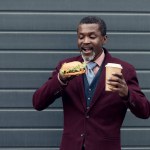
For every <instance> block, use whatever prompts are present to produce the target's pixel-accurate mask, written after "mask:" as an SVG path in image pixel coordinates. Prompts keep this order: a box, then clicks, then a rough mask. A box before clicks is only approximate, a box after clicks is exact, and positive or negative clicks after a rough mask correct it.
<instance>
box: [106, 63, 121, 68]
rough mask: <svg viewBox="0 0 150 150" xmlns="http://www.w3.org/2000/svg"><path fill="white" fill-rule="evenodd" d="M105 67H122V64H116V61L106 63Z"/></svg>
mask: <svg viewBox="0 0 150 150" xmlns="http://www.w3.org/2000/svg"><path fill="white" fill-rule="evenodd" d="M105 67H115V68H120V69H122V66H121V65H120V64H116V63H107V64H106V66H105Z"/></svg>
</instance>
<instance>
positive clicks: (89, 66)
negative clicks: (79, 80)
mask: <svg viewBox="0 0 150 150" xmlns="http://www.w3.org/2000/svg"><path fill="white" fill-rule="evenodd" d="M95 67H96V63H95V62H89V63H88V64H87V73H86V76H87V80H88V83H89V85H90V84H91V82H92V80H93V78H94V77H95V74H94V72H93V69H94V68H95Z"/></svg>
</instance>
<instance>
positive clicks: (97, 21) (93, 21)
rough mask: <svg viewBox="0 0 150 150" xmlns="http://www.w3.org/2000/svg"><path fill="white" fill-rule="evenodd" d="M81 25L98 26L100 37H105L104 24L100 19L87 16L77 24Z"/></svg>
mask: <svg viewBox="0 0 150 150" xmlns="http://www.w3.org/2000/svg"><path fill="white" fill-rule="evenodd" d="M81 24H98V25H99V30H100V32H101V34H102V36H105V35H106V30H107V27H106V23H105V22H104V20H103V19H101V18H100V17H98V16H87V17H84V18H82V19H81V21H80V22H79V25H81Z"/></svg>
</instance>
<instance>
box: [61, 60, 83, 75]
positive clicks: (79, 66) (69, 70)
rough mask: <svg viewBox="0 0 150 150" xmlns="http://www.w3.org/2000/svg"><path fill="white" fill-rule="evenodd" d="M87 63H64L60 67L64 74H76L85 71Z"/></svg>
mask: <svg viewBox="0 0 150 150" xmlns="http://www.w3.org/2000/svg"><path fill="white" fill-rule="evenodd" d="M85 67H86V64H85V63H84V62H83V63H81V62H79V61H72V62H68V63H64V64H63V65H62V67H61V69H60V73H61V74H62V75H64V76H75V75H80V74H83V73H85Z"/></svg>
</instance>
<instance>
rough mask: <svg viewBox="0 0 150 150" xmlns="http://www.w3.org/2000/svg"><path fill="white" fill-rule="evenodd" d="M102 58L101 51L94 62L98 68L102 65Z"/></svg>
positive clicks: (103, 54)
mask: <svg viewBox="0 0 150 150" xmlns="http://www.w3.org/2000/svg"><path fill="white" fill-rule="evenodd" d="M104 58H105V53H104V51H103V52H102V54H101V55H100V56H99V57H98V58H97V59H96V60H95V61H94V62H95V63H96V64H97V65H98V66H99V67H100V66H101V65H102V62H103V60H104Z"/></svg>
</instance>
